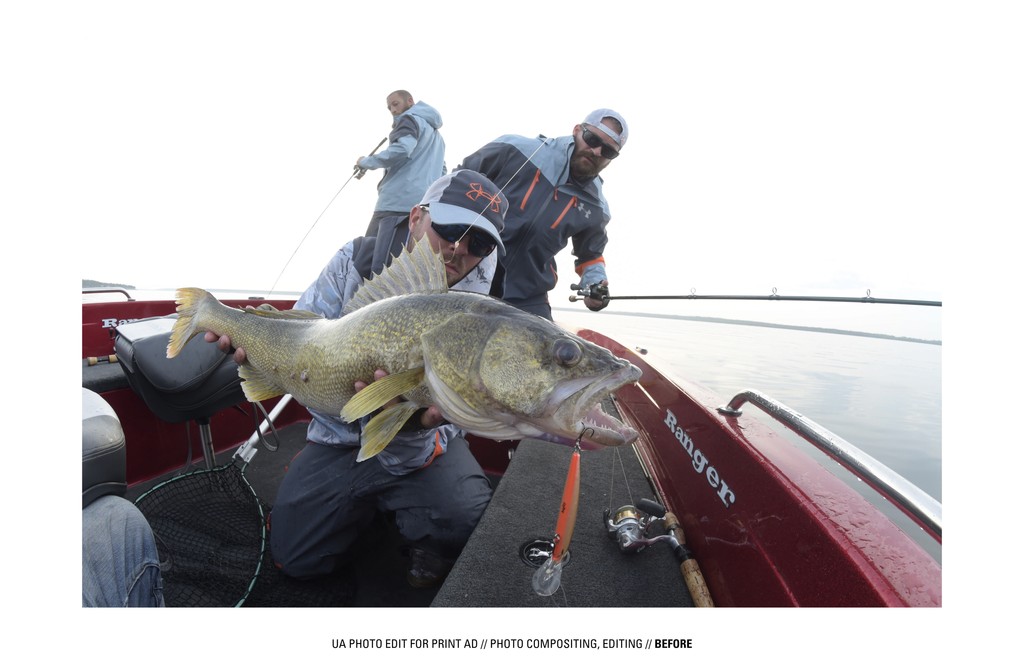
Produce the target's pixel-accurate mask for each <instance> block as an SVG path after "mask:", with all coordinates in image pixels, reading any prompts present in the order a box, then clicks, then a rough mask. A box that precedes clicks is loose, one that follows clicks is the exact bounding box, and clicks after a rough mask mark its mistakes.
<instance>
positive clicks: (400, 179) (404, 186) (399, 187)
mask: <svg viewBox="0 0 1024 663" xmlns="http://www.w3.org/2000/svg"><path fill="white" fill-rule="evenodd" d="M440 128H441V114H440V113H438V112H437V110H436V109H435V108H434V107H433V106H429V105H427V104H425V103H423V102H422V101H417V102H416V103H415V104H413V105H412V107H411V108H409V110H407V111H405V112H404V113H402V114H401V115H399V116H398V117H396V118H395V121H394V123H393V124H392V125H391V134H390V135H389V136H388V147H387V149H386V150H384V151H383V152H381V153H379V154H375V155H373V156H369V157H363V158H362V159H360V160H359V167H360V168H366V169H368V170H375V169H377V168H384V169H385V171H384V177H383V178H382V179H381V181H380V184H378V185H377V206H376V207H375V208H374V211H376V212H383V211H388V212H394V213H395V214H408V213H409V210H410V209H412V208H413V207H414V206H415V205H416V204H418V203H419V202H420V200H422V199H423V194H424V193H426V191H427V189H428V188H429V187H430V185H431V184H433V183H434V180H436V179H437V178H439V177H441V176H442V175H444V174H446V173H447V172H448V169H447V167H446V166H445V163H444V139H443V138H442V137H441V133H440V132H439V131H438V130H439V129H440Z"/></svg>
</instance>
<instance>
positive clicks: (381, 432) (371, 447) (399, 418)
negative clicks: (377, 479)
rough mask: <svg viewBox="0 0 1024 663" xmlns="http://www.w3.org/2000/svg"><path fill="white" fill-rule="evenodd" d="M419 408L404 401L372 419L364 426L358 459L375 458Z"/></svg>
mask: <svg viewBox="0 0 1024 663" xmlns="http://www.w3.org/2000/svg"><path fill="white" fill-rule="evenodd" d="M419 409H420V406H419V405H417V404H415V403H410V402H409V401H404V402H402V403H399V404H397V405H394V406H392V407H389V408H386V409H385V410H384V411H383V412H381V413H380V414H378V415H377V416H376V417H374V418H373V419H370V421H369V422H368V423H367V424H366V426H364V427H363V443H362V445H361V446H360V447H359V455H358V456H356V461H360V462H361V461H364V460H366V459H367V458H373V457H374V456H376V455H377V454H379V453H380V452H381V451H383V450H384V447H386V446H388V443H389V442H391V440H393V439H394V437H395V435H397V434H398V431H400V430H402V426H404V425H405V422H406V421H408V420H409V417H411V416H412V415H413V414H415V413H416V411H417V410H419Z"/></svg>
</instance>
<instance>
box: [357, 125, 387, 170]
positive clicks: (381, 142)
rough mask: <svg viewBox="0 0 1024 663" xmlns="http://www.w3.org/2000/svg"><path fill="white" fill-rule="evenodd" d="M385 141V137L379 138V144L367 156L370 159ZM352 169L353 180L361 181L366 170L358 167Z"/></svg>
mask: <svg viewBox="0 0 1024 663" xmlns="http://www.w3.org/2000/svg"><path fill="white" fill-rule="evenodd" d="M387 139H388V137H387V136H384V137H383V138H381V139H380V142H379V143H377V147H375V148H373V152H370V153H369V154H368V155H367V156H371V157H372V156H373V155H374V154H375V153H376V152H377V150H379V149H380V146H381V145H383V144H384V141H386V140H387ZM352 169H353V170H354V171H355V178H356V179H357V180H361V179H363V175H365V174H366V169H365V168H360V167H359V166H352ZM350 179H351V178H350Z"/></svg>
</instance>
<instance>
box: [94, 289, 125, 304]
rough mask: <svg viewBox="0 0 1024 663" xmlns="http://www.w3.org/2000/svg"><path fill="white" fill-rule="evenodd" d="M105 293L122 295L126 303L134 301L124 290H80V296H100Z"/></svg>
mask: <svg viewBox="0 0 1024 663" xmlns="http://www.w3.org/2000/svg"><path fill="white" fill-rule="evenodd" d="M105 293H113V294H118V293H120V294H122V295H124V296H125V298H126V299H127V300H128V301H130V302H134V301H135V299H134V298H133V297H132V296H131V295H130V294H128V291H127V290H125V289H124V288H82V294H83V295H102V294H105Z"/></svg>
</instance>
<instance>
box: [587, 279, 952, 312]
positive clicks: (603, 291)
mask: <svg viewBox="0 0 1024 663" xmlns="http://www.w3.org/2000/svg"><path fill="white" fill-rule="evenodd" d="M569 287H570V288H572V289H573V290H576V291H578V292H579V295H578V296H577V295H570V296H569V301H570V302H576V301H580V300H582V299H584V298H590V299H596V300H598V301H602V302H608V301H611V300H613V299H652V300H654V299H736V300H748V301H775V302H853V303H857V304H903V305H907V306H942V302H937V301H930V300H924V299H883V298H878V297H872V296H871V291H870V290H868V291H867V294H866V296H864V297H816V296H798V295H779V294H776V293H777V290H776V289H775V288H772V294H770V295H698V294H696V292H695V291H693V290H691V291H690V294H688V295H617V296H614V297H612V296H610V295H609V294H608V286H605V285H600V284H594V285H590V286H582V287H581V286H580V285H579V284H577V283H573V284H572V285H570V286H569Z"/></svg>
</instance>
